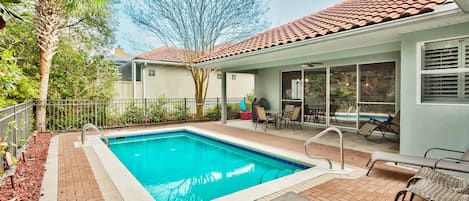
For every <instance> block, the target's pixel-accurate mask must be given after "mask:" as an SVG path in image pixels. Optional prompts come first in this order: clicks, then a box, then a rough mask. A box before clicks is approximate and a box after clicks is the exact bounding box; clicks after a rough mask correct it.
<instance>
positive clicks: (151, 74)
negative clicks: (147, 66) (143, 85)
mask: <svg viewBox="0 0 469 201" xmlns="http://www.w3.org/2000/svg"><path fill="white" fill-rule="evenodd" d="M155 75H156V73H155V70H148V77H155Z"/></svg>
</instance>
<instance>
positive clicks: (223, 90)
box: [221, 72, 228, 124]
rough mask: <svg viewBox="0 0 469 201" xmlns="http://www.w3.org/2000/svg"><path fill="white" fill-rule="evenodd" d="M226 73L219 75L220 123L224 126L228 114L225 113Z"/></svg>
mask: <svg viewBox="0 0 469 201" xmlns="http://www.w3.org/2000/svg"><path fill="white" fill-rule="evenodd" d="M226 102H227V101H226V72H222V74H221V122H222V123H223V124H226V120H227V119H228V114H227V113H226V112H227V110H226Z"/></svg>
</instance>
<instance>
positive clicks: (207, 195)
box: [109, 130, 310, 200]
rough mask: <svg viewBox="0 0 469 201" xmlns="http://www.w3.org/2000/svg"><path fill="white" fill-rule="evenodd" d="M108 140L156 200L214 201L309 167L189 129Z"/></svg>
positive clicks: (116, 153)
mask: <svg viewBox="0 0 469 201" xmlns="http://www.w3.org/2000/svg"><path fill="white" fill-rule="evenodd" d="M109 142H110V149H111V151H112V152H113V153H114V154H115V155H116V156H117V158H118V159H119V160H120V161H121V162H122V163H123V164H124V165H125V166H126V168H127V169H128V170H129V171H130V172H131V173H132V174H133V176H134V177H135V178H136V179H137V180H138V181H139V182H140V183H141V184H142V185H143V187H144V188H145V189H146V190H147V191H148V192H149V193H150V194H151V195H152V196H153V198H155V199H156V200H211V199H215V198H218V197H221V196H224V195H227V194H230V193H233V192H236V191H239V190H242V189H245V188H249V187H251V186H255V185H258V184H261V183H265V182H268V181H271V180H274V179H277V178H281V177H283V176H286V175H290V174H292V173H295V172H299V171H302V170H304V169H307V168H309V167H310V166H306V165H303V164H299V163H296V162H291V161H288V160H285V159H281V158H279V157H273V156H270V155H269V154H265V153H261V152H258V151H254V150H251V149H247V148H243V147H240V146H237V145H233V144H231V143H227V142H225V141H220V140H217V139H212V138H207V137H205V136H202V135H199V134H197V133H194V132H189V131H187V130H180V131H171V132H164V133H147V134H145V135H142V134H137V135H132V136H125V137H114V138H109Z"/></svg>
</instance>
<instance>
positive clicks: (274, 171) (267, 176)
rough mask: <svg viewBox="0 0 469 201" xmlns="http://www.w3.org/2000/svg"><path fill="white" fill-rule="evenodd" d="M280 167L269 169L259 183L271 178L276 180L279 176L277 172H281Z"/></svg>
mask: <svg viewBox="0 0 469 201" xmlns="http://www.w3.org/2000/svg"><path fill="white" fill-rule="evenodd" d="M280 171H281V170H280V169H272V170H268V171H267V172H264V174H263V175H262V177H261V180H260V182H259V184H262V183H264V182H268V181H270V180H274V179H276V178H277V174H278V173H279V172H280Z"/></svg>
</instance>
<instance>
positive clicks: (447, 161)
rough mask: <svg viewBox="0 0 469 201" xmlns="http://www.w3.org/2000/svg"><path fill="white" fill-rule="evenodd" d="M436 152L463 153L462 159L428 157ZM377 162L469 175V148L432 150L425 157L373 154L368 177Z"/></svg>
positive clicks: (384, 153)
mask: <svg viewBox="0 0 469 201" xmlns="http://www.w3.org/2000/svg"><path fill="white" fill-rule="evenodd" d="M435 150H438V151H444V152H449V153H461V154H462V157H461V158H452V157H443V158H430V157H428V155H429V153H430V152H433V151H435ZM377 161H387V162H394V163H396V164H397V163H399V164H407V165H414V166H420V167H430V168H433V169H441V170H449V171H455V172H463V173H469V148H467V149H466V151H465V152H462V151H457V150H451V149H444V148H430V149H428V150H427V151H426V152H425V154H424V155H423V156H411V155H403V154H396V153H387V152H373V153H372V154H371V157H370V160H368V163H367V164H366V166H368V165H370V164H371V166H370V168H369V169H368V172H367V173H366V176H368V175H369V174H370V172H371V170H372V169H373V167H374V165H375V163H376V162H377Z"/></svg>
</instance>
